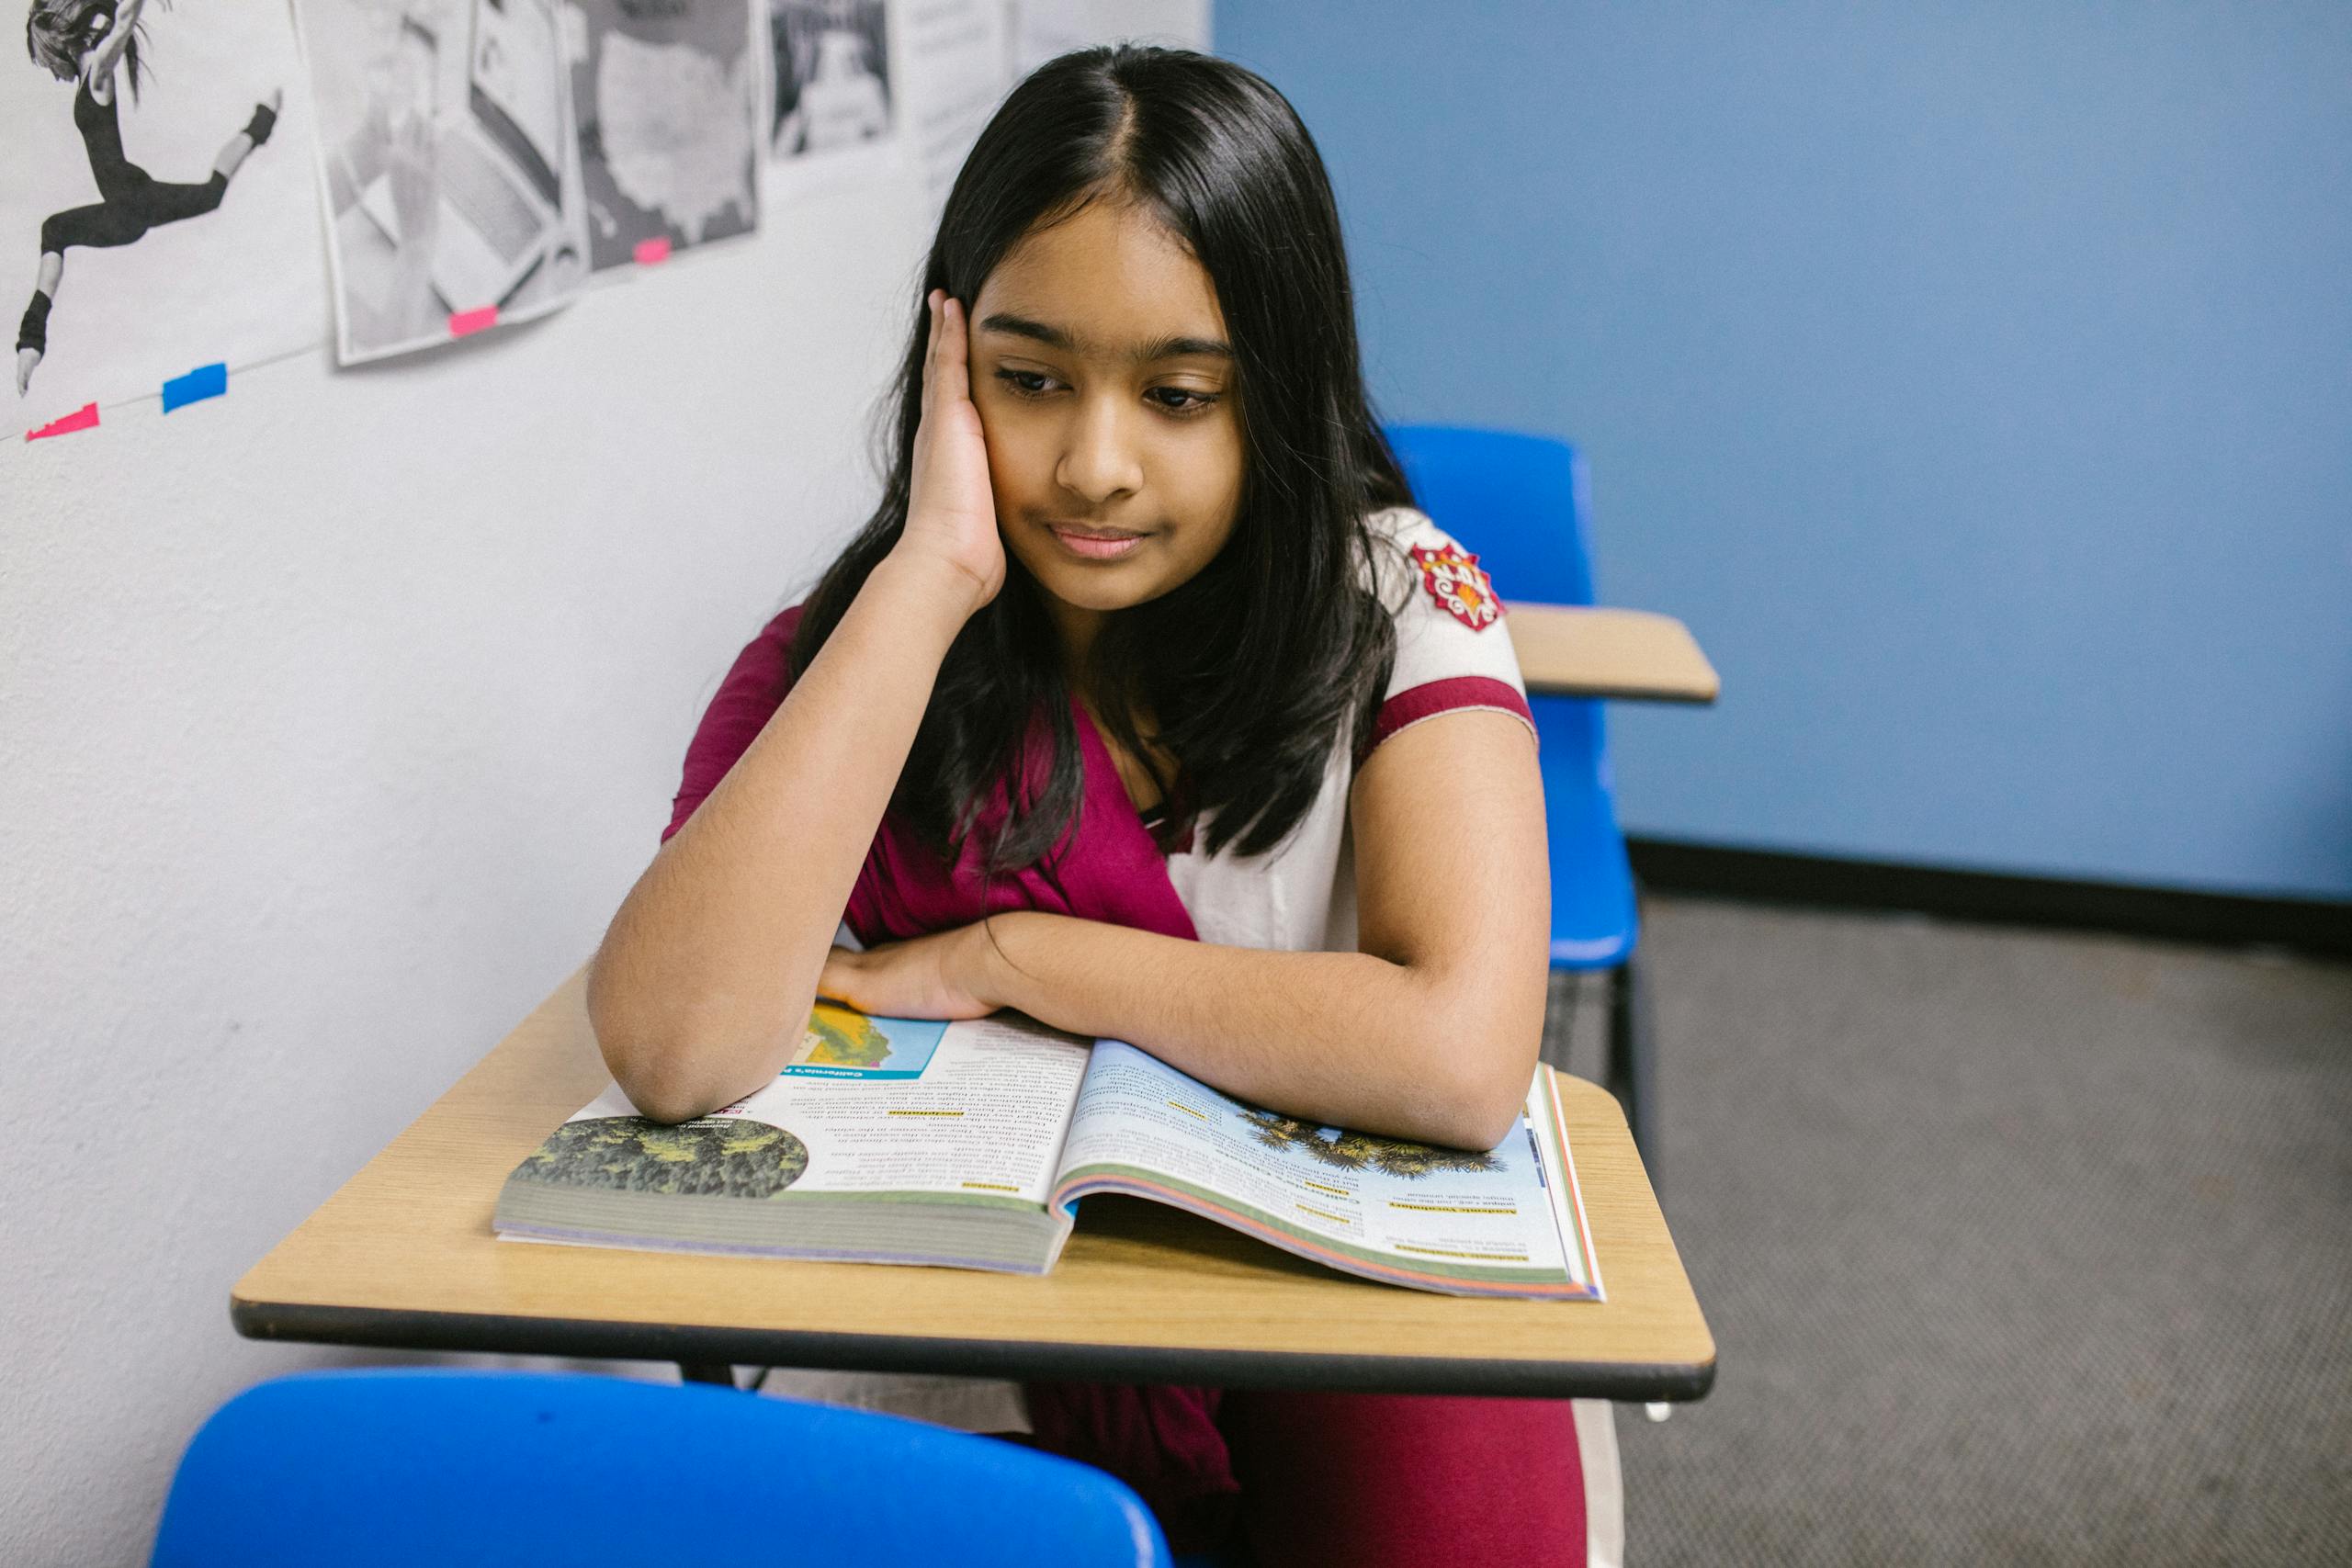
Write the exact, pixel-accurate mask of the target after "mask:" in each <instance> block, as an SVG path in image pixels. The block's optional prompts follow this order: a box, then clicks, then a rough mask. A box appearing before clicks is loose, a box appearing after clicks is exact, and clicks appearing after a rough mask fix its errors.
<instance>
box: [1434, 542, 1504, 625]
mask: <svg viewBox="0 0 2352 1568" xmlns="http://www.w3.org/2000/svg"><path fill="white" fill-rule="evenodd" d="M1413 564H1414V565H1416V566H1418V567H1419V568H1420V569H1421V586H1422V587H1424V588H1426V589H1428V590H1429V591H1430V598H1432V599H1434V600H1436V601H1437V603H1438V608H1440V609H1442V610H1443V611H1444V612H1445V613H1446V614H1447V615H1452V616H1453V618H1454V619H1455V620H1457V621H1460V622H1461V623H1462V624H1463V625H1464V626H1468V627H1469V628H1470V629H1471V630H1472V631H1474V632H1482V631H1485V630H1486V629H1487V627H1488V626H1493V625H1494V624H1495V623H1496V622H1497V621H1498V620H1500V619H1502V614H1503V606H1502V601H1501V600H1499V599H1498V598H1496V597H1495V585H1494V583H1493V582H1492V581H1489V580H1488V579H1487V574H1486V573H1485V572H1483V571H1481V570H1478V558H1477V557H1476V556H1474V555H1471V554H1469V553H1467V552H1466V551H1464V549H1463V548H1462V547H1460V546H1458V545H1455V544H1453V543H1451V542H1448V543H1447V544H1446V545H1444V546H1443V547H1441V548H1438V549H1434V550H1432V549H1430V548H1428V547H1425V546H1421V545H1415V546H1414V547H1413Z"/></svg>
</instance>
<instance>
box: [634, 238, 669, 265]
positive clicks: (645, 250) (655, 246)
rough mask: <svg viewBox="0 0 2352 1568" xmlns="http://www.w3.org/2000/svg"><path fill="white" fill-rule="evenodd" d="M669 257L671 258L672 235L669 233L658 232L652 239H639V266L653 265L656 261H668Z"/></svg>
mask: <svg viewBox="0 0 2352 1568" xmlns="http://www.w3.org/2000/svg"><path fill="white" fill-rule="evenodd" d="M669 259H670V236H669V235H667V234H656V235H654V236H653V238H651V239H650V240H639V242H638V243H637V265H639V266H651V265H653V264H654V263H656V262H665V261H668V260H669Z"/></svg>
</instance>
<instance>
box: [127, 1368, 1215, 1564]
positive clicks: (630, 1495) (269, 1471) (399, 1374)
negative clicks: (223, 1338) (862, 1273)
mask: <svg viewBox="0 0 2352 1568" xmlns="http://www.w3.org/2000/svg"><path fill="white" fill-rule="evenodd" d="M689 1561H692V1562H730V1561H743V1562H790V1563H793V1564H796V1565H797V1568H825V1565H829V1564H852V1563H854V1564H859V1565H861V1568H867V1565H887V1564H892V1563H907V1564H922V1568H934V1565H936V1564H939V1563H944V1562H954V1563H957V1564H960V1565H964V1568H1035V1564H1037V1563H1041V1562H1052V1563H1072V1564H1096V1563H1099V1564H1103V1565H1104V1568H1111V1565H1113V1564H1116V1565H1117V1568H1167V1565H1168V1562H1169V1558H1168V1548H1167V1543H1166V1542H1165V1541H1164V1540H1162V1539H1161V1537H1160V1533H1159V1526H1158V1525H1157V1524H1156V1523H1155V1522H1154V1521H1153V1519H1152V1517H1151V1514H1150V1511H1149V1510H1148V1509H1147V1508H1146V1507H1145V1506H1144V1505H1143V1502H1142V1500H1141V1499H1140V1498H1138V1497H1136V1495H1135V1494H1134V1493H1133V1492H1131V1491H1129V1490H1128V1489H1127V1488H1126V1487H1125V1486H1124V1485H1122V1484H1121V1483H1118V1482H1116V1481H1114V1480H1113V1479H1112V1478H1111V1477H1109V1476H1107V1475H1105V1474H1103V1472H1100V1471H1096V1470H1091V1469H1089V1468H1088V1467H1086V1466H1085V1465H1081V1464H1076V1463H1073V1462H1071V1461H1068V1460H1063V1459H1057V1458H1055V1457H1053V1456H1051V1455H1048V1454H1043V1453H1037V1452H1034V1451H1032V1450H1027V1449H1023V1448H1020V1447H1017V1446H1016V1445H1014V1444H1012V1443H1006V1442H999V1441H996V1440H994V1439H991V1438H977V1437H969V1436H967V1435H966V1434H964V1433H961V1432H950V1431H947V1430H944V1428H941V1427H927V1426H924V1425H922V1424H921V1423H919V1422H914V1421H904V1420H900V1419H899V1418H897V1417H895V1416H875V1415H868V1414H866V1413H865V1412H862V1411H854V1410H839V1409H832V1408H829V1407H827V1406H824V1405H819V1404H801V1403H798V1402H796V1401H788V1400H780V1399H768V1398H761V1397H756V1396H753V1395H750V1394H742V1393H731V1392H729V1391H727V1390H723V1389H716V1388H701V1387H694V1386H686V1387H678V1386H673V1385H666V1384H654V1383H643V1382H627V1381H624V1380H621V1379H617V1378H603V1377H591V1376H586V1375H581V1374H555V1373H541V1372H493V1373H473V1372H459V1371H334V1372H312V1373H303V1374H299V1375H297V1376H293V1377H286V1378H279V1379H277V1380H275V1381H273V1382H265V1383H262V1384H260V1385H258V1386H257V1387H254V1388H252V1389H248V1390H247V1391H246V1392H244V1393H241V1394H239V1395H238V1396H237V1397H236V1398H234V1399H232V1400H231V1401H230V1402H229V1403H228V1404H224V1405H222V1406H221V1407H220V1409H219V1410H218V1411H216V1412H214V1414H213V1416H212V1418H211V1419H210V1420H209V1421H207V1422H206V1423H205V1424H204V1426H203V1427H202V1429H200V1430H199V1431H198V1433H197V1435H196V1437H195V1438H194V1439H193V1440H192V1441H191V1442H190V1443H189V1444H188V1449H187V1454H186V1455H185V1456H184V1457H183V1458H182V1459H181V1461H180V1468H179V1473H178V1475H177V1476H176V1477H175V1478H174V1480H173V1482H172V1490H171V1495H170V1497H169V1498H168V1499H167V1500H166V1502H165V1503H164V1521H163V1526H162V1529H161V1530H160V1532H159V1533H158V1535H157V1538H156V1541H155V1553H154V1557H153V1568H198V1565H199V1564H200V1565H203V1568H230V1565H234V1568H295V1565H297V1564H300V1565H302V1568H310V1565H311V1564H316V1563H322V1562H332V1563H335V1564H337V1565H338V1568H419V1565H420V1564H426V1563H429V1564H432V1565H433V1568H467V1565H470V1564H483V1565H485V1568H486V1565H488V1564H492V1563H496V1564H500V1565H502V1568H504V1565H507V1564H513V1563H517V1562H579V1563H593V1562H689Z"/></svg>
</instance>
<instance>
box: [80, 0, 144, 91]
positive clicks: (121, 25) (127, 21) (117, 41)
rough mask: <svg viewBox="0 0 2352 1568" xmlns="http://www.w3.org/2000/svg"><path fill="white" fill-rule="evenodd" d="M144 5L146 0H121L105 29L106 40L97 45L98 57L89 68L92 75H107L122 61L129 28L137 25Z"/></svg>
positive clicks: (128, 43) (127, 44) (127, 46)
mask: <svg viewBox="0 0 2352 1568" xmlns="http://www.w3.org/2000/svg"><path fill="white" fill-rule="evenodd" d="M146 5H147V0H123V4H122V6H121V7H120V9H119V10H117V11H116V12H115V14H114V26H113V27H112V28H109V29H107V39H106V41H105V42H104V43H102V44H100V45H98V57H97V60H96V63H95V64H94V65H93V66H92V68H91V70H90V74H91V75H92V76H104V75H107V74H108V73H111V72H112V71H113V70H114V68H115V67H116V66H118V65H119V64H121V63H122V57H123V54H124V52H125V51H128V50H129V49H130V39H131V36H132V35H131V31H130V29H131V28H133V27H134V26H135V25H137V23H138V21H139V13H140V12H141V10H142V9H144V8H145V6H146Z"/></svg>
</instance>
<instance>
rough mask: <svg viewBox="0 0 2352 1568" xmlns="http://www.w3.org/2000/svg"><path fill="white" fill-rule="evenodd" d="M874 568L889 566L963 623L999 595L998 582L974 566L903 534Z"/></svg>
mask: <svg viewBox="0 0 2352 1568" xmlns="http://www.w3.org/2000/svg"><path fill="white" fill-rule="evenodd" d="M874 570H875V571H876V574H877V575H878V574H879V573H881V572H882V571H884V570H891V571H892V572H893V573H894V575H896V576H897V577H899V579H901V580H902V581H905V582H907V583H908V584H910V587H911V588H912V589H913V591H914V592H919V593H922V594H924V595H926V596H928V597H929V598H930V599H931V600H932V602H933V603H934V604H938V605H939V606H940V607H941V608H943V609H944V610H946V611H947V612H949V613H951V614H952V615H954V616H955V617H956V626H959V627H960V626H963V624H964V623H965V622H966V621H968V620H970V619H971V618H972V616H973V615H976V614H978V611H979V608H980V606H981V605H983V604H987V603H988V602H989V600H990V599H992V598H994V597H995V596H996V590H995V587H994V585H992V584H990V583H989V582H986V581H983V580H982V579H981V577H980V576H979V574H978V572H976V571H975V570H973V569H972V568H971V567H969V566H967V565H966V564H964V563H963V562H962V561H959V560H957V559H956V558H954V557H953V556H949V555H944V554H942V553H940V552H939V551H937V550H933V549H928V548H925V547H922V546H920V545H917V544H914V543H912V542H911V541H910V540H907V539H903V538H902V539H900V540H899V543H898V544H897V545H895V546H893V547H891V550H890V553H889V554H888V555H887V556H885V557H884V558H882V564H881V565H879V566H877V567H876V568H875V569H874Z"/></svg>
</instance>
